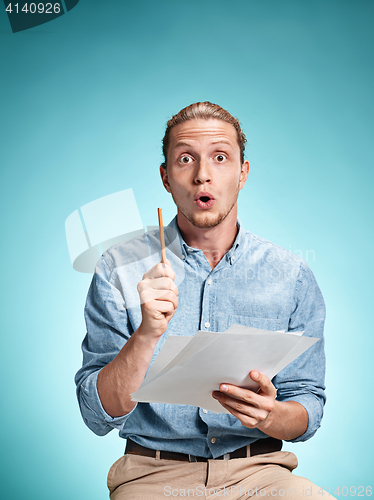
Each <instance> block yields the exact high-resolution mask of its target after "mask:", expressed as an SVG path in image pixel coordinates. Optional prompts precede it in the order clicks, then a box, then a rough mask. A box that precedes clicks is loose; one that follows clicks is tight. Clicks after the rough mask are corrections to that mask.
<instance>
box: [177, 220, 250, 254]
mask: <svg viewBox="0 0 374 500" xmlns="http://www.w3.org/2000/svg"><path fill="white" fill-rule="evenodd" d="M236 226H237V228H238V234H237V235H236V238H235V241H234V243H233V245H232V247H231V248H230V250H229V251H228V252H227V253H226V255H225V256H224V259H226V260H227V261H228V262H230V264H233V263H234V262H235V260H236V259H237V258H238V256H239V254H240V253H241V250H242V248H243V246H244V245H243V239H244V229H243V226H242V224H241V222H240V220H239V219H237V221H236ZM168 227H171V228H172V229H173V230H175V231H176V232H177V234H178V238H175V239H174V241H173V242H171V246H172V247H173V252H174V253H175V254H176V255H178V256H179V257H180V258H181V259H182V260H185V259H186V258H187V257H188V256H189V255H191V254H192V253H194V252H197V251H199V249H197V248H193V247H190V246H188V245H187V243H186V242H185V241H184V239H183V238H182V235H181V233H180V231H179V227H178V224H177V216H175V217H174V219H172V220H171V221H170V223H169V224H168ZM177 240H179V241H178V244H177ZM177 247H178V248H177Z"/></svg>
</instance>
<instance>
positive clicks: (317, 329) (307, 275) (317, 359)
mask: <svg viewBox="0 0 374 500" xmlns="http://www.w3.org/2000/svg"><path fill="white" fill-rule="evenodd" d="M295 303H296V307H295V310H294V311H293V313H292V315H291V317H290V321H289V327H288V331H289V332H297V331H304V334H303V335H304V336H308V337H315V338H318V339H319V340H318V342H316V343H315V344H314V345H313V346H312V347H310V348H309V349H308V350H307V351H306V352H305V353H303V354H302V355H301V356H299V357H298V358H297V359H296V360H295V361H293V362H292V363H291V364H289V365H288V366H287V367H286V368H285V369H284V370H282V371H281V372H280V373H279V374H278V375H277V376H276V377H274V380H273V383H274V385H275V386H276V388H277V393H278V395H277V400H278V401H297V402H298V403H300V404H302V405H303V406H304V408H305V409H306V411H307V413H308V427H307V429H306V431H305V433H304V434H302V435H301V436H299V437H298V438H296V439H292V440H290V441H291V442H297V441H306V440H307V439H309V438H311V437H312V436H313V435H314V434H315V432H316V431H317V429H318V428H319V427H320V425H321V420H322V416H323V408H324V404H325V401H326V395H325V351H324V337H323V328H324V322H325V316H326V311H325V303H324V300H323V297H322V294H321V291H320V289H319V287H318V285H317V282H316V279H315V277H314V275H313V273H312V271H311V269H310V268H309V267H308V265H307V264H306V263H305V262H304V261H302V262H301V264H300V269H299V273H298V276H297V280H296V286H295Z"/></svg>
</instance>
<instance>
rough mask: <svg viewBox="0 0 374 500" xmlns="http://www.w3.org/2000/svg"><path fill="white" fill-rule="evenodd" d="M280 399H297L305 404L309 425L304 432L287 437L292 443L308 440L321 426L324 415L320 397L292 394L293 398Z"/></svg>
mask: <svg viewBox="0 0 374 500" xmlns="http://www.w3.org/2000/svg"><path fill="white" fill-rule="evenodd" d="M278 401H297V402H298V403H300V404H301V405H303V406H304V408H305V409H306V411H307V413H308V427H307V429H306V431H305V432H304V434H302V435H301V436H299V437H297V438H295V439H287V440H286V441H289V442H290V443H297V442H299V441H307V440H308V439H309V438H311V437H312V436H313V435H314V434H315V433H316V432H317V430H318V428H319V427H320V426H321V420H322V416H323V405H322V404H321V403H320V401H319V399H318V398H316V397H315V396H313V395H312V394H300V395H297V396H292V397H291V398H284V399H283V398H282V399H278Z"/></svg>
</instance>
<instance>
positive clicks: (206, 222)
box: [172, 187, 239, 229]
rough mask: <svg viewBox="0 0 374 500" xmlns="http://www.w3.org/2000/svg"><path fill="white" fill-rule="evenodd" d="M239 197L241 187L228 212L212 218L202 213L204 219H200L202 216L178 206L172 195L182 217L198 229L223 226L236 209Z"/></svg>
mask: <svg viewBox="0 0 374 500" xmlns="http://www.w3.org/2000/svg"><path fill="white" fill-rule="evenodd" d="M238 196H239V187H238V189H237V192H236V196H235V199H234V201H233V203H232V205H231V206H230V208H229V209H228V210H225V211H222V212H220V213H218V214H217V215H216V217H214V218H212V217H210V216H209V213H208V214H204V213H202V214H201V215H202V217H199V215H200V214H198V215H197V214H194V213H190V212H188V211H187V210H185V209H184V208H183V207H181V206H179V205H178V203H177V201H176V200H175V198H174V196H173V194H172V197H173V200H174V203H175V204H176V205H177V208H178V210H179V212H180V213H181V214H182V215H184V216H185V217H186V219H187V220H188V221H189V222H191V224H192V225H193V226H195V227H198V228H200V229H208V228H211V227H216V226H218V225H219V224H221V222H222V221H223V220H225V219H226V217H227V216H228V215H229V214H230V212H231V210H232V209H233V208H234V206H235V204H236V202H237V201H238Z"/></svg>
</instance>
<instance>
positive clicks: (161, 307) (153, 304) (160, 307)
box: [143, 300, 176, 318]
mask: <svg viewBox="0 0 374 500" xmlns="http://www.w3.org/2000/svg"><path fill="white" fill-rule="evenodd" d="M143 307H144V309H145V310H147V311H149V313H150V314H151V316H153V317H155V318H157V317H158V316H160V315H161V314H167V315H173V314H174V312H175V309H176V308H175V307H174V304H173V303H172V302H170V301H167V300H157V301H156V300H155V301H153V300H150V301H148V302H146V303H144V306H143Z"/></svg>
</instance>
